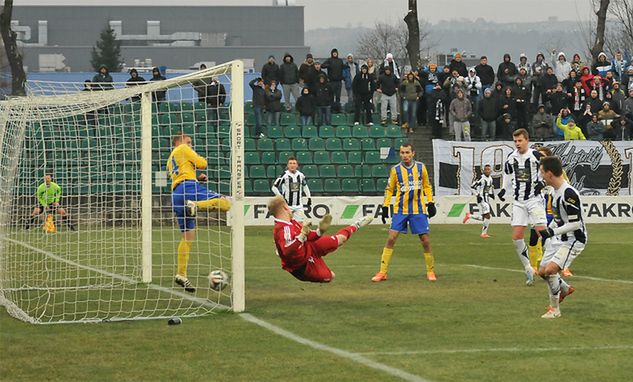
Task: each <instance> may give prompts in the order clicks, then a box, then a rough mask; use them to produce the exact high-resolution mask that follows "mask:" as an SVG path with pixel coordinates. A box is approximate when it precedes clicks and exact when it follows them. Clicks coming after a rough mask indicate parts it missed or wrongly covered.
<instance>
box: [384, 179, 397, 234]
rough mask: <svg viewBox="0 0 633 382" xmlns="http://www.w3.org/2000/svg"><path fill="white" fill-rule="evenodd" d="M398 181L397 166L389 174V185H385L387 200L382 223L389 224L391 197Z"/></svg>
mask: <svg viewBox="0 0 633 382" xmlns="http://www.w3.org/2000/svg"><path fill="white" fill-rule="evenodd" d="M397 183H398V175H396V168H395V167H393V168H392V169H391V173H390V174H389V181H388V182H387V187H385V200H384V201H383V203H382V211H381V212H382V217H381V219H382V224H387V219H388V218H389V206H390V205H391V197H392V196H393V193H394V192H395V190H396V185H397Z"/></svg>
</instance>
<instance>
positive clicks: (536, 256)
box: [528, 240, 543, 269]
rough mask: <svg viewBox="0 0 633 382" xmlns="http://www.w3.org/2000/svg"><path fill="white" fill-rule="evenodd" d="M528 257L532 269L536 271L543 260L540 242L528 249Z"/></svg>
mask: <svg viewBox="0 0 633 382" xmlns="http://www.w3.org/2000/svg"><path fill="white" fill-rule="evenodd" d="M528 257H529V258H530V265H531V266H532V268H534V269H538V267H539V263H540V262H541V260H542V259H543V244H542V243H541V241H540V240H539V241H538V242H537V243H536V245H534V246H529V247H528Z"/></svg>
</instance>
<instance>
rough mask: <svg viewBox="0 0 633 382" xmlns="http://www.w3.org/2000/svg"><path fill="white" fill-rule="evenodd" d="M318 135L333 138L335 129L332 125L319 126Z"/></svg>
mask: <svg viewBox="0 0 633 382" xmlns="http://www.w3.org/2000/svg"><path fill="white" fill-rule="evenodd" d="M319 137H321V138H334V137H335V131H334V128H333V127H332V126H321V127H319Z"/></svg>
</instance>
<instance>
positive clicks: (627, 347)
mask: <svg viewBox="0 0 633 382" xmlns="http://www.w3.org/2000/svg"><path fill="white" fill-rule="evenodd" d="M602 350H633V345H608V346H567V347H547V348H517V347H512V348H481V349H437V350H402V351H378V352H362V353H356V354H362V355H368V356H371V355H415V354H421V355H433V354H468V353H522V352H529V353H534V352H537V353H538V352H556V351H560V352H569V351H602Z"/></svg>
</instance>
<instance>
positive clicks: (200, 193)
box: [171, 180, 222, 232]
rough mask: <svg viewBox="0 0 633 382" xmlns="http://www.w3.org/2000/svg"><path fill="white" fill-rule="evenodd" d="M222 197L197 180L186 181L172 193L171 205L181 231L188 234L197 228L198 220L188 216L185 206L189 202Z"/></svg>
mask: <svg viewBox="0 0 633 382" xmlns="http://www.w3.org/2000/svg"><path fill="white" fill-rule="evenodd" d="M220 197H222V195H220V194H216V193H215V192H213V191H209V190H207V188H206V187H204V186H202V185H200V183H198V182H196V181H195V180H185V181H184V182H182V183H180V184H179V185H178V186H176V188H174V190H173V191H172V192H171V205H172V208H173V210H174V213H175V214H176V220H178V226H179V227H180V231H182V232H187V231H191V230H192V229H195V228H196V218H195V217H189V216H186V213H185V204H186V203H187V200H211V199H217V198H220Z"/></svg>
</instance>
